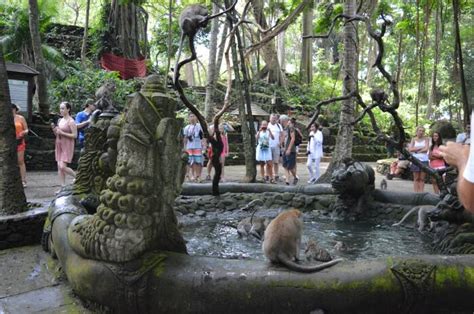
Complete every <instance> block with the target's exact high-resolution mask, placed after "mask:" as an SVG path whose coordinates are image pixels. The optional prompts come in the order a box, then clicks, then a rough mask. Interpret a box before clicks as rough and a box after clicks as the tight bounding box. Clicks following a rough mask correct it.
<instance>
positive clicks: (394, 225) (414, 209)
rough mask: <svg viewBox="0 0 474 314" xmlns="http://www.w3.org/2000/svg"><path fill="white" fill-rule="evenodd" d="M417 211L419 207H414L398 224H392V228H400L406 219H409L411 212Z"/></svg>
mask: <svg viewBox="0 0 474 314" xmlns="http://www.w3.org/2000/svg"><path fill="white" fill-rule="evenodd" d="M418 209H419V206H415V207H413V208H412V209H410V211H409V212H408V213H406V214H405V216H403V218H402V219H401V220H400V221H399V222H397V223H394V224H393V225H392V227H397V226H400V225H401V224H402V223H403V222H404V221H405V220H407V219H408V217H410V215H411V214H413V212H415V211H417V210H418Z"/></svg>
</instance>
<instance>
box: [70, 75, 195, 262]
mask: <svg viewBox="0 0 474 314" xmlns="http://www.w3.org/2000/svg"><path fill="white" fill-rule="evenodd" d="M161 86H162V83H161V82H160V81H159V79H158V78H157V77H156V76H151V77H149V78H148V79H147V81H146V82H145V85H144V87H143V89H142V92H140V93H137V94H136V96H135V97H134V99H133V100H132V101H131V103H130V107H129V110H128V112H127V114H126V116H125V118H124V124H123V127H122V131H121V133H120V138H119V141H118V147H117V148H118V156H117V162H116V169H115V174H114V175H113V176H111V177H110V178H108V179H107V182H106V189H104V190H102V191H101V193H100V205H99V206H98V208H97V213H96V214H94V215H84V216H79V217H76V218H75V219H74V220H73V221H72V222H71V225H70V227H69V230H68V237H69V242H70V245H71V247H72V248H73V249H74V250H75V251H76V252H77V253H78V254H79V255H81V256H83V257H87V258H93V259H99V260H103V261H111V262H124V261H130V260H132V259H135V258H137V257H139V256H141V255H142V254H143V253H144V252H146V251H147V250H150V249H165V250H172V251H179V252H186V247H185V244H184V240H183V239H182V237H181V235H180V234H179V232H178V229H177V221H176V216H175V215H174V212H173V204H174V200H175V198H176V197H177V196H178V195H179V193H180V190H181V184H182V182H183V180H184V169H185V167H184V166H185V160H184V161H183V160H182V158H181V157H180V156H181V144H180V143H179V133H180V130H181V122H179V121H178V120H176V119H175V118H174V115H175V109H176V101H175V100H174V99H173V98H171V97H170V96H168V95H167V94H165V93H163V91H162V90H161ZM158 106H159V107H158Z"/></svg>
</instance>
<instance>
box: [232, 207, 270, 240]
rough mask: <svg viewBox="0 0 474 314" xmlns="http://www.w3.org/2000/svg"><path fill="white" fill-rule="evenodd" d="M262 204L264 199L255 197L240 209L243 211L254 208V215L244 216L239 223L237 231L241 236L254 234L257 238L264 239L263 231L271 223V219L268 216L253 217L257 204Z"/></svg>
mask: <svg viewBox="0 0 474 314" xmlns="http://www.w3.org/2000/svg"><path fill="white" fill-rule="evenodd" d="M262 205H263V201H262V200H260V199H255V200H253V201H251V202H250V203H248V204H247V205H246V206H244V207H242V208H241V209H240V210H243V211H248V210H252V215H251V216H250V217H247V218H244V219H243V220H241V221H240V222H239V224H238V225H237V233H238V234H239V237H242V236H249V235H253V236H254V237H256V238H257V239H259V240H262V237H263V232H264V231H265V229H266V228H267V226H268V224H269V223H270V220H269V219H268V218H260V217H255V218H254V217H253V216H254V214H255V212H256V211H257V208H256V207H255V206H262Z"/></svg>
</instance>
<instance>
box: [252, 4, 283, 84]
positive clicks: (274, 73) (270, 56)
mask: <svg viewBox="0 0 474 314" xmlns="http://www.w3.org/2000/svg"><path fill="white" fill-rule="evenodd" d="M263 6H264V1H263V0H253V1H252V8H253V15H254V18H255V20H256V21H257V23H258V25H260V27H262V28H263V29H268V23H267V21H266V19H265V14H264V11H263ZM259 37H260V36H259ZM261 52H262V57H263V59H264V61H265V65H266V66H267V68H268V77H267V80H268V83H275V84H277V85H280V86H286V83H287V82H286V76H285V74H284V73H282V71H281V68H280V64H279V63H278V55H277V51H276V46H275V39H271V40H270V41H269V42H268V43H267V44H265V45H264V46H263V47H262V49H261Z"/></svg>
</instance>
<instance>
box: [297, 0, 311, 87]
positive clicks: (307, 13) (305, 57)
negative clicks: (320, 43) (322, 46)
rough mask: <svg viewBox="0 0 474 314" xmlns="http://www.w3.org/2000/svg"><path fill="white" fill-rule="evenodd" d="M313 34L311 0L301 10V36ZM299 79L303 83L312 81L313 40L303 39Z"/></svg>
mask: <svg viewBox="0 0 474 314" xmlns="http://www.w3.org/2000/svg"><path fill="white" fill-rule="evenodd" d="M307 35H313V2H311V4H310V5H308V6H307V7H306V8H305V9H304V11H303V36H307ZM300 64H301V66H300V80H301V82H302V83H304V84H311V82H312V81H313V40H312V39H303V42H302V48H301V62H300Z"/></svg>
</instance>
